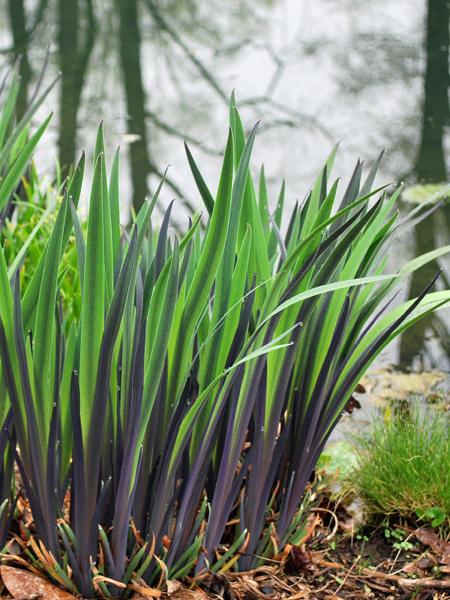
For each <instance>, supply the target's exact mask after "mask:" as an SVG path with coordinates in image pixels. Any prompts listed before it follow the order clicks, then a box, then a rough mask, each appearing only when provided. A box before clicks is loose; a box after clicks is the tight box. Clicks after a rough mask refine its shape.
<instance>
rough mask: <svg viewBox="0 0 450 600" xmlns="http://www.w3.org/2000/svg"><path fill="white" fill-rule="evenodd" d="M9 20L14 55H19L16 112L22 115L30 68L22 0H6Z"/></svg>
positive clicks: (25, 101) (25, 103)
mask: <svg viewBox="0 0 450 600" xmlns="http://www.w3.org/2000/svg"><path fill="white" fill-rule="evenodd" d="M8 12H9V22H10V27H11V33H12V37H13V47H14V57H15V58H16V59H17V58H18V57H20V70H19V74H20V78H21V86H20V90H19V97H18V99H17V113H18V116H19V117H20V116H22V115H23V113H24V112H25V108H26V105H27V100H28V86H29V82H30V76H31V69H30V63H29V61H28V32H27V22H26V14H25V6H24V3H23V0H8Z"/></svg>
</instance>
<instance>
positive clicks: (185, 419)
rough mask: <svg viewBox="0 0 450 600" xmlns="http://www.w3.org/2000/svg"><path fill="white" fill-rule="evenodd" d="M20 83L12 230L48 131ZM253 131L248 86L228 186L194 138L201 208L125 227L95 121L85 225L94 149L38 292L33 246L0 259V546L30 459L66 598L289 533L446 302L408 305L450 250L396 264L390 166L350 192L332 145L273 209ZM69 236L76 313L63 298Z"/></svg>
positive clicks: (149, 205)
mask: <svg viewBox="0 0 450 600" xmlns="http://www.w3.org/2000/svg"><path fill="white" fill-rule="evenodd" d="M8 82H9V83H7V84H4V85H3V89H2V96H1V97H0V102H1V109H0V110H1V112H0V174H1V178H0V209H1V211H2V223H4V222H5V220H6V219H7V218H9V217H10V216H11V214H12V213H13V208H14V204H12V198H13V194H14V190H16V187H17V185H18V184H19V182H20V178H21V176H22V174H23V173H24V171H25V169H26V168H27V165H28V164H29V160H30V157H31V155H32V152H33V151H34V149H35V147H36V145H37V144H38V142H39V139H40V138H41V136H42V135H43V133H44V131H45V129H46V127H47V124H48V122H49V119H47V120H46V121H45V122H44V123H43V124H42V125H41V126H40V127H39V128H38V129H37V130H36V131H35V132H34V133H33V132H32V127H31V125H30V120H31V118H32V117H33V115H35V113H36V110H37V109H38V108H39V106H40V105H41V104H42V100H43V98H44V97H45V96H46V94H47V92H48V90H45V91H44V92H42V93H41V92H40V93H39V94H38V93H36V94H35V95H34V97H33V99H32V101H31V102H30V105H29V106H28V108H27V110H26V112H25V114H24V115H23V117H22V118H20V119H18V118H16V116H15V114H16V113H15V104H16V99H17V95H18V92H19V86H20V83H19V81H18V79H17V77H16V76H15V74H14V72H12V74H10V77H9V79H8ZM256 130H257V127H256V126H255V127H254V128H253V129H252V130H251V131H250V133H248V135H247V134H246V133H245V130H244V128H243V125H242V123H241V120H240V117H239V114H238V111H237V109H236V105H235V102H234V98H232V99H231V102H230V127H229V131H228V137H227V139H226V140H224V141H225V148H224V151H223V164H222V168H221V172H220V175H219V176H218V183H217V185H212V184H211V182H209V183H208V184H207V183H206V182H205V180H204V179H203V177H202V175H201V173H200V171H199V169H198V167H197V164H196V162H195V159H194V157H193V156H192V154H191V152H190V151H189V149H188V148H186V151H187V159H188V162H189V165H190V168H191V170H192V174H193V177H194V180H195V182H196V184H197V188H198V192H199V200H200V199H201V201H203V204H204V207H205V209H206V210H205V211H204V214H203V216H202V215H200V214H198V215H192V217H191V219H190V220H189V222H187V223H186V227H185V230H184V231H183V232H182V233H181V234H179V236H177V235H170V234H169V231H170V221H171V210H172V205H170V206H169V208H168V209H167V211H166V213H165V216H164V219H163V221H162V223H161V225H160V226H159V227H154V226H152V211H153V209H154V207H155V204H156V203H157V201H158V195H159V193H160V190H161V187H162V186H163V185H164V181H161V183H160V186H159V187H158V190H157V191H156V193H155V195H154V196H153V198H152V199H151V200H148V201H146V202H145V203H144V204H143V206H142V208H141V210H140V211H139V213H138V214H137V215H136V217H135V219H134V221H133V223H132V225H131V226H130V227H128V228H127V229H125V230H124V229H122V228H121V226H120V223H119V206H120V200H119V177H120V176H119V155H118V153H117V154H116V155H115V157H114V160H113V161H112V164H111V165H108V161H107V159H106V157H105V151H104V142H103V132H102V128H100V129H99V131H98V136H97V142H96V147H95V165H94V169H93V176H92V181H91V184H90V198H89V214H88V218H87V226H84V225H82V224H80V221H79V217H78V214H77V206H78V204H79V201H80V195H81V188H82V183H83V180H84V179H85V177H84V169H85V157H84V156H82V157H81V159H80V161H79V163H78V164H77V165H76V166H75V168H74V169H73V172H72V174H71V176H70V177H69V178H68V179H67V180H66V181H65V182H64V184H63V189H62V198H63V199H62V202H61V204H60V207H59V211H58V213H57V216H56V219H55V222H54V226H53V227H52V229H51V230H50V231H49V230H48V229H47V230H44V231H47V233H46V235H47V239H45V240H44V243H43V244H42V248H43V250H42V253H41V254H40V256H39V257H38V259H37V260H35V261H34V263H32V264H31V265H30V263H27V268H29V269H31V268H32V269H33V272H32V273H29V274H28V283H27V285H26V288H25V289H24V290H21V284H20V281H21V278H20V270H21V264H22V263H23V260H24V258H25V256H26V253H27V247H28V240H27V242H25V244H24V245H23V246H22V247H21V249H20V252H19V253H18V255H17V256H16V257H15V260H14V261H13V262H12V263H11V264H8V262H7V260H6V259H5V256H6V254H5V251H4V249H3V248H1V249H0V361H1V367H0V378H1V382H0V400H1V405H0V418H1V433H0V448H1V456H2V462H1V471H0V491H1V494H2V497H1V500H2V504H1V518H0V530H1V531H0V534H1V536H0V537H1V539H0V544H1V546H2V547H3V546H4V544H5V542H6V541H7V539H8V536H9V531H10V529H11V524H12V521H13V516H14V510H15V508H14V506H15V504H14V499H15V498H16V494H17V493H18V490H17V489H14V485H13V482H14V480H15V478H14V464H15V465H17V467H18V469H19V471H20V475H21V482H22V486H23V490H22V493H23V495H24V496H25V497H26V499H27V500H28V502H29V505H30V508H31V511H32V515H33V520H34V533H33V536H34V537H33V545H32V548H30V549H29V550H28V554H29V559H30V560H31V561H34V562H35V564H37V565H39V566H40V568H41V569H42V570H44V571H45V570H46V572H47V574H48V576H49V577H50V578H51V579H53V580H54V581H56V582H57V583H59V584H60V585H63V586H65V587H66V588H67V589H68V590H70V591H72V592H79V593H81V594H83V595H84V596H88V597H92V596H94V595H96V594H97V595H99V596H103V597H109V596H118V595H124V596H125V597H126V596H127V595H130V594H131V588H130V586H131V587H132V586H133V585H135V584H136V583H140V584H141V585H149V586H156V585H157V584H158V582H160V581H162V580H165V579H169V578H182V577H184V576H187V575H192V574H195V573H197V574H198V573H200V572H202V571H204V570H208V569H210V570H212V571H218V570H219V569H221V568H225V567H226V568H231V566H232V567H233V568H234V569H237V570H248V569H251V568H253V567H256V566H258V565H259V564H261V562H264V559H265V558H270V557H272V556H274V555H276V553H277V552H278V551H279V550H280V549H281V548H283V546H285V545H286V544H287V543H295V542H296V540H298V539H299V536H301V534H302V525H303V513H302V511H301V505H302V501H303V500H304V495H305V489H306V488H307V485H308V481H309V479H310V477H311V473H312V471H313V469H314V466H315V464H316V461H317V459H318V457H319V456H320V454H321V452H322V449H323V448H324V445H325V444H326V442H327V439H328V437H329V436H330V434H331V432H332V431H333V428H334V427H335V426H336V424H337V422H338V421H339V418H340V416H341V414H342V412H343V409H344V408H345V406H346V404H347V402H348V400H349V398H350V397H351V394H352V392H353V391H354V389H355V387H356V386H357V384H358V381H359V379H360V378H361V376H362V375H363V373H364V372H365V370H366V369H367V368H368V366H369V365H370V364H371V362H372V361H373V360H374V359H375V357H376V356H377V355H378V354H379V353H380V351H381V350H383V348H384V347H385V346H386V345H387V344H389V342H391V340H393V339H394V338H395V337H396V336H397V335H398V334H400V333H401V332H402V331H403V330H404V329H406V328H407V327H409V326H411V325H412V324H413V323H414V322H415V321H417V320H418V319H420V318H422V317H424V316H426V315H428V314H430V313H431V312H432V311H435V310H437V309H439V308H440V307H442V306H443V305H444V304H445V303H447V302H448V301H449V299H450V293H449V292H448V291H445V290H444V291H432V288H433V287H434V285H435V280H433V281H430V282H429V285H428V286H427V287H426V289H424V290H423V292H422V293H421V294H420V296H419V297H418V298H415V299H412V300H409V301H407V302H405V303H403V304H399V303H396V304H395V303H394V304H392V298H393V297H394V296H395V293H394V292H395V288H396V287H397V288H398V286H399V284H401V282H402V280H403V279H404V278H407V277H408V275H409V274H410V273H411V272H413V271H414V270H416V269H417V268H420V267H421V266H422V265H423V264H425V263H426V262H428V261H430V260H434V259H436V258H437V257H439V256H440V255H442V254H444V253H445V252H447V251H448V250H449V248H448V247H447V248H441V249H437V250H434V251H432V252H430V253H428V254H426V255H424V256H422V257H419V258H415V259H414V260H412V261H410V262H408V263H406V264H405V265H404V266H403V267H402V268H400V269H399V270H398V271H396V272H393V273H386V256H387V253H389V250H390V249H391V248H392V246H391V245H390V244H391V242H392V238H393V237H394V236H395V235H396V233H397V231H398V227H399V220H398V214H397V212H396V209H395V207H396V201H397V199H398V196H399V190H397V191H394V192H393V193H391V194H390V193H388V192H387V191H386V188H379V189H375V190H372V189H371V188H372V185H373V182H374V179H375V176H376V172H377V168H378V165H379V160H380V158H381V157H379V159H378V160H377V161H376V162H375V164H374V165H373V167H372V168H371V169H370V171H369V172H368V174H367V175H366V176H365V177H363V176H362V172H363V165H362V163H360V162H358V164H357V166H356V168H355V170H354V173H353V175H352V177H351V180H350V183H349V184H348V186H347V188H346V189H345V191H344V192H343V193H341V192H339V191H338V180H333V179H331V171H332V165H333V160H334V157H335V151H333V152H332V153H331V155H330V157H329V158H328V160H327V162H326V165H325V166H324V167H323V169H322V170H321V172H320V174H319V176H318V178H317V180H316V181H315V183H314V184H313V186H312V187H311V189H310V191H309V193H308V194H307V196H306V198H305V200H304V201H303V202H302V203H297V204H295V206H294V207H293V209H292V210H290V209H289V210H288V209H287V208H285V189H284V185H281V190H280V192H279V195H278V198H277V201H276V205H275V208H274V210H273V212H272V209H271V208H269V206H272V203H271V202H269V198H268V191H267V187H266V180H265V176H264V170H261V172H260V175H259V178H258V181H257V182H256V181H255V180H254V178H253V176H252V173H251V170H250V166H249V165H250V159H251V153H252V147H253V144H254V141H255V136H256ZM84 183H85V186H86V185H87V184H86V182H84ZM272 208H273V206H272ZM428 208H429V206H428ZM422 210H423V206H421V207H416V208H415V209H414V210H413V211H412V212H411V213H410V214H409V215H408V217H407V218H406V221H404V222H403V223H402V224H403V226H407V224H408V222H413V221H414V218H415V217H416V216H417V215H418V214H419V212H420V211H422ZM37 229H39V228H37ZM37 229H36V228H35V229H34V230H33V232H31V233H30V238H31V237H33V236H36V235H39V232H37ZM86 229H87V235H85V231H86ZM282 232H283V233H282ZM71 244H72V245H76V252H77V265H76V269H77V270H78V275H79V278H80V282H81V300H80V304H81V310H80V314H79V316H74V315H73V313H72V312H70V311H66V310H65V309H64V304H63V303H62V302H61V301H60V289H61V286H63V285H64V278H65V277H67V276H68V273H67V269H66V268H65V264H64V256H65V251H66V249H67V247H68V246H70V245H71ZM8 256H9V255H8ZM9 262H11V261H9ZM116 582H117V583H116Z"/></svg>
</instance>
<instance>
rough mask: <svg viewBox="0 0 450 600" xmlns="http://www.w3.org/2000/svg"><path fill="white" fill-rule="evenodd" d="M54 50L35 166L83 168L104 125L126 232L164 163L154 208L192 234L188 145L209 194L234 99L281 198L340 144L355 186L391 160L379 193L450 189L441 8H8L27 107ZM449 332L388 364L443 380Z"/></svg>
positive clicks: (1, 37) (408, 342)
mask: <svg viewBox="0 0 450 600" xmlns="http://www.w3.org/2000/svg"><path fill="white" fill-rule="evenodd" d="M48 46H50V50H51V58H50V65H49V69H48V73H47V75H46V77H47V79H48V80H49V81H50V80H51V78H52V77H54V76H55V75H56V74H57V73H58V72H59V71H61V80H60V82H59V84H58V86H57V87H55V89H54V91H53V92H52V94H51V95H50V96H49V98H48V99H47V101H46V104H45V106H44V107H43V109H42V111H41V114H40V115H39V116H40V117H43V116H45V114H46V113H48V112H50V111H51V110H53V109H55V116H54V119H53V125H52V130H51V132H50V133H49V134H47V136H46V141H47V143H46V144H44V145H43V147H41V149H40V150H39V153H38V155H37V164H38V165H39V167H40V168H41V169H42V170H44V169H52V170H53V168H54V164H55V157H57V159H58V160H59V162H60V164H61V165H62V166H63V167H64V166H66V165H69V164H71V163H73V162H74V161H75V160H76V158H77V157H78V155H79V152H80V150H81V149H87V150H91V149H92V148H93V145H94V139H95V131H96V127H97V125H98V123H99V121H100V120H101V119H103V121H104V124H105V128H106V133H107V144H108V147H110V148H111V152H112V151H113V149H114V148H115V147H116V146H117V145H120V146H121V147H122V166H123V168H122V171H123V180H122V187H123V189H122V197H123V199H124V215H123V216H124V219H125V218H126V216H127V207H129V206H130V205H134V206H135V207H138V206H139V205H140V203H141V202H142V201H143V200H144V198H145V196H146V194H148V193H149V192H151V190H152V189H154V188H155V186H156V184H157V182H158V179H159V177H160V174H161V173H162V172H163V170H164V169H165V167H166V165H167V164H171V168H170V171H169V185H168V186H167V187H166V191H165V195H164V197H163V199H162V203H161V206H160V209H161V210H164V206H166V205H167V203H168V202H169V201H170V200H171V199H172V197H175V198H176V199H177V209H176V211H175V220H176V222H177V223H178V224H180V225H182V224H184V223H185V222H186V214H187V212H188V211H189V210H190V207H196V208H197V207H199V199H198V196H197V194H196V192H195V188H194V186H193V184H192V181H191V178H190V175H189V171H188V167H187V163H186V160H185V157H184V152H183V144H182V141H183V140H184V139H187V140H188V141H189V144H190V146H191V149H192V151H193V152H194V153H195V155H196V157H197V159H198V162H199V163H200V165H201V166H202V168H203V171H204V173H205V176H206V179H207V181H208V183H209V184H210V186H211V187H214V186H215V182H216V181H217V174H218V168H219V155H220V152H221V150H222V148H223V145H224V140H225V137H226V121H227V103H228V98H229V94H230V92H231V90H232V89H234V90H235V91H236V95H237V98H238V102H239V105H240V107H241V111H242V115H243V118H244V121H245V123H246V124H247V125H248V126H250V125H252V124H253V123H254V122H255V121H256V120H261V126H260V134H259V137H258V141H257V144H256V148H255V164H256V165H258V164H260V163H262V162H264V163H265V168H266V173H267V174H268V176H269V179H270V182H271V190H272V194H273V197H274V196H275V193H276V188H277V186H278V184H279V182H280V180H281V178H285V179H286V182H287V192H288V198H289V200H290V202H291V203H293V202H294V201H295V200H296V199H297V198H299V199H301V198H302V197H303V196H304V194H305V192H306V191H307V189H308V187H309V185H310V184H311V181H312V179H313V177H314V176H315V175H316V173H317V172H318V169H319V167H320V165H321V164H322V162H323V161H324V159H325V157H326V155H327V153H328V152H329V151H330V149H331V148H332V147H333V145H334V144H335V143H336V142H337V141H339V142H340V152H339V155H338V159H337V161H336V172H339V173H343V174H344V175H346V176H349V175H350V173H351V170H352V167H353V164H354V162H355V160H356V158H358V157H359V158H361V159H363V160H364V161H366V162H367V163H370V161H372V160H374V158H375V157H376V155H377V154H378V152H379V151H380V149H381V148H383V147H384V148H386V156H385V159H384V162H383V164H382V168H381V173H380V178H379V181H383V182H384V181H405V182H406V183H407V184H408V185H412V184H414V183H416V182H418V181H419V182H431V183H441V182H445V181H447V180H448V168H449V164H448V148H449V136H448V125H449V110H448V82H449V77H448V49H449V6H448V3H447V1H446V0H396V2H392V1H391V0H378V1H377V2H369V1H367V0H361V1H359V2H354V1H351V0H259V1H258V2H254V1H253V2H251V1H250V0H209V1H208V2H204V1H203V2H202V1H200V0H183V1H180V0H164V1H162V0H160V1H157V0H95V1H94V0H0V67H1V66H6V65H7V64H8V63H10V62H12V61H14V60H15V59H17V57H18V56H19V55H21V56H22V61H21V75H22V79H23V87H22V98H21V102H22V105H25V103H26V99H27V97H28V96H29V95H30V94H31V92H32V86H33V83H34V81H35V79H36V77H37V74H38V72H39V68H40V66H41V64H42V61H43V59H44V55H45V51H46V48H47V47H48ZM449 225H450V208H443V209H441V210H440V211H439V212H438V213H436V214H435V215H433V217H432V218H430V219H428V220H427V221H426V223H422V224H420V225H419V226H418V227H416V229H415V230H414V231H413V232H411V233H410V234H409V235H407V236H404V237H403V238H401V239H399V240H398V242H397V245H396V246H395V247H393V248H392V257H391V258H392V262H393V264H396V263H397V262H398V261H399V258H400V257H402V258H403V259H404V258H407V257H409V256H412V255H413V254H417V253H420V252H424V251H427V250H430V249H432V248H433V247H435V246H436V245H438V244H441V243H449V239H448V238H449ZM444 266H445V265H444ZM438 267H439V265H437V264H431V265H429V267H427V268H426V269H423V270H422V271H421V272H419V273H418V274H417V275H416V276H414V278H413V279H412V281H411V283H410V289H409V290H407V291H408V293H410V294H415V293H417V291H418V290H419V289H421V288H422V287H423V286H424V285H425V283H426V282H427V281H429V279H430V278H431V276H432V274H434V272H435V271H436V269H437V268H438ZM448 327H449V321H448V317H446V316H445V315H444V313H442V314H441V315H439V316H438V317H433V318H431V319H429V320H428V321H424V322H423V323H422V324H421V325H420V326H419V327H417V328H416V329H415V330H413V331H412V332H411V333H410V334H407V335H405V336H404V337H403V339H402V341H401V343H400V344H398V345H397V347H396V349H395V354H394V355H392V354H390V355H389V359H390V360H393V361H394V362H401V363H402V364H404V365H408V364H411V363H415V364H416V366H417V365H419V366H420V365H421V364H423V365H424V366H430V365H431V366H438V367H440V368H448V367H449V364H448V363H449V361H448V356H450V337H449V334H448Z"/></svg>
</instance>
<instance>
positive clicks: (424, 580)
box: [1, 508, 450, 600]
mask: <svg viewBox="0 0 450 600" xmlns="http://www.w3.org/2000/svg"><path fill="white" fill-rule="evenodd" d="M344 523H345V526H344V529H345V531H344V530H343V529H342V527H341V523H340V520H339V511H336V512H334V511H332V510H330V509H324V508H319V509H317V511H315V512H313V513H311V515H310V517H309V519H308V526H307V532H306V535H305V539H304V542H303V543H302V544H301V545H300V546H295V547H294V546H289V547H287V548H286V549H285V550H284V551H283V552H282V554H280V555H279V556H277V557H276V559H275V560H273V561H270V562H268V563H267V565H266V566H264V567H261V568H259V569H257V570H254V571H250V572H246V573H233V572H227V573H225V574H219V575H205V576H203V577H202V578H200V579H197V580H195V581H192V580H191V581H190V580H187V581H186V582H184V584H181V583H179V582H168V590H167V593H164V592H162V593H160V592H158V591H157V590H152V591H150V590H144V589H142V593H135V594H134V596H133V600H144V599H145V598H148V597H157V596H158V594H160V595H159V597H160V598H161V600H166V599H167V600H208V599H213V598H214V599H216V600H217V599H222V600H269V599H271V600H272V599H273V600H288V599H289V600H322V599H324V600H325V599H326V600H337V599H340V600H341V599H342V600H347V599H348V600H356V599H370V600H371V599H378V598H379V599H384V600H391V599H397V598H398V599H405V600H406V599H408V598H411V599H415V600H444V599H447V600H450V542H449V541H448V540H445V539H444V538H442V537H440V536H439V535H438V533H437V532H436V531H435V530H433V529H431V528H429V527H420V528H414V527H412V526H410V525H408V524H406V523H397V524H394V525H392V524H390V525H389V528H388V529H386V526H378V527H376V528H367V527H366V528H365V529H364V530H362V531H359V532H358V535H351V533H349V532H348V521H345V520H343V521H342V524H344ZM386 535H389V537H388V538H387V537H386ZM392 540H397V541H396V542H395V541H394V542H393V541H392ZM399 540H401V541H399ZM17 567H22V568H17ZM1 575H2V578H3V582H4V584H5V585H4V593H3V595H2V596H1V597H2V598H15V599H16V600H17V599H21V600H39V599H42V600H66V599H68V598H70V597H72V598H73V596H71V595H69V594H67V592H63V591H62V590H59V588H57V587H56V586H53V585H52V584H50V583H46V582H45V581H44V584H43V580H42V579H40V578H39V577H37V576H36V575H35V574H33V573H31V572H30V571H27V570H24V569H23V564H22V565H16V566H8V567H6V568H5V566H3V567H1ZM42 585H44V587H42ZM8 592H9V594H8ZM144 593H145V594H146V595H143V594H144ZM148 594H151V596H150V595H148Z"/></svg>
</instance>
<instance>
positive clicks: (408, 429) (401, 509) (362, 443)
mask: <svg viewBox="0 0 450 600" xmlns="http://www.w3.org/2000/svg"><path fill="white" fill-rule="evenodd" d="M356 449H357V456H358V466H357V468H356V471H355V472H354V473H352V482H353V483H354V485H355V487H356V490H357V491H358V493H359V494H360V496H361V498H362V499H363V500H364V502H365V503H366V505H367V507H368V509H369V510H370V511H371V512H373V513H375V514H378V515H383V516H384V515H390V514H397V515H401V516H403V517H410V518H411V517H412V518H417V517H419V518H421V519H424V520H426V521H430V522H431V523H432V524H433V526H439V525H442V524H444V523H445V522H446V524H447V527H448V526H449V525H450V418H449V415H448V414H446V413H442V412H437V411H436V410H433V409H432V408H426V409H425V408H419V407H418V406H417V405H416V404H414V405H413V406H412V407H411V408H410V409H408V410H405V409H404V410H401V411H398V412H395V413H394V414H393V416H392V417H391V418H390V419H389V420H386V421H385V422H383V421H381V422H376V423H375V424H374V426H373V427H372V430H371V432H370V434H369V435H368V436H366V437H364V438H358V439H357V442H356Z"/></svg>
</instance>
